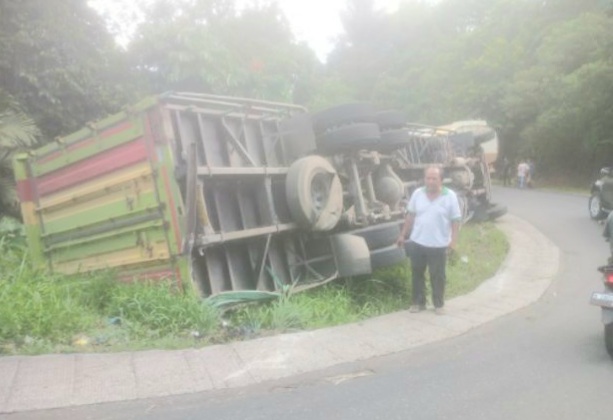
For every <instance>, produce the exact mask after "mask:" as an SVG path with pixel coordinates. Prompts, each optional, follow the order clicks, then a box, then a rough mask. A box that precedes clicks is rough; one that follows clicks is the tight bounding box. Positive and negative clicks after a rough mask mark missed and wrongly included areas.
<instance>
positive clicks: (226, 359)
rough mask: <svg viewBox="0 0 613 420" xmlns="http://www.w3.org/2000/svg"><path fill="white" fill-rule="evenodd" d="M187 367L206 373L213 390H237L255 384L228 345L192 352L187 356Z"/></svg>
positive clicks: (254, 380)
mask: <svg viewBox="0 0 613 420" xmlns="http://www.w3.org/2000/svg"><path fill="white" fill-rule="evenodd" d="M187 357H188V362H189V366H190V367H191V369H193V370H194V371H196V372H204V371H206V372H207V373H208V376H209V378H210V380H211V382H212V383H213V386H214V387H215V389H223V388H237V387H241V386H247V385H251V384H254V383H256V379H255V378H254V377H253V376H252V375H251V374H250V373H249V371H248V370H247V369H246V368H245V364H244V363H243V361H242V360H241V359H240V357H239V356H238V355H237V354H236V352H235V351H234V348H232V346H230V345H224V346H222V345H218V346H212V347H205V348H202V349H198V350H194V351H193V352H190V353H188V354H187Z"/></svg>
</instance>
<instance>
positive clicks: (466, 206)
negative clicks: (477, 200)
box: [458, 194, 475, 223]
mask: <svg viewBox="0 0 613 420" xmlns="http://www.w3.org/2000/svg"><path fill="white" fill-rule="evenodd" d="M458 203H459V204H460V213H461V214H462V223H468V222H469V221H470V220H471V219H472V218H473V216H474V215H475V211H474V210H473V209H471V208H470V202H469V200H468V197H466V196H465V195H464V194H458Z"/></svg>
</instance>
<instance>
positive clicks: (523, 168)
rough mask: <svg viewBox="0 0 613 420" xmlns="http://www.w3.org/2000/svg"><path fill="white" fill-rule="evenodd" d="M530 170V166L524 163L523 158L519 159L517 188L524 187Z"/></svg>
mask: <svg viewBox="0 0 613 420" xmlns="http://www.w3.org/2000/svg"><path fill="white" fill-rule="evenodd" d="M529 172H530V167H529V166H528V164H527V163H526V161H525V160H523V159H522V160H520V161H519V165H517V186H518V187H519V188H525V187H526V180H527V177H528V173H529Z"/></svg>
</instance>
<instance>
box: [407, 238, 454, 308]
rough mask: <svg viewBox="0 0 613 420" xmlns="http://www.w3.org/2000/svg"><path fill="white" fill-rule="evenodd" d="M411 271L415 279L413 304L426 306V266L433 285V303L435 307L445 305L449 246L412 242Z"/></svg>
mask: <svg viewBox="0 0 613 420" xmlns="http://www.w3.org/2000/svg"><path fill="white" fill-rule="evenodd" d="M411 245H412V246H411V251H410V254H409V256H410V257H411V271H412V280H413V305H418V306H426V268H428V273H429V274H430V284H431V285H432V304H433V305H434V307H435V308H442V307H443V306H444V305H445V281H446V279H447V277H446V273H445V265H446V263H447V248H429V247H425V246H421V245H418V244H416V243H412V244H411Z"/></svg>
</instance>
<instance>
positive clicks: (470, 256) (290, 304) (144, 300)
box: [0, 223, 508, 353]
mask: <svg viewBox="0 0 613 420" xmlns="http://www.w3.org/2000/svg"><path fill="white" fill-rule="evenodd" d="M458 249H459V254H460V256H462V257H464V258H462V259H459V260H457V262H455V263H454V264H450V265H449V266H448V271H447V277H448V282H447V293H446V297H447V298H451V297H453V296H457V295H460V294H463V293H467V292H469V291H471V290H473V289H474V288H475V287H476V286H478V285H479V284H480V283H481V282H482V281H483V280H485V279H487V278H488V277H490V276H492V275H493V274H494V272H495V271H496V269H497V268H498V267H499V266H500V263H501V262H502V260H503V258H504V257H505V255H506V252H507V250H508V243H507V241H506V238H505V237H504V235H503V234H502V233H501V232H500V231H498V230H497V229H496V228H495V225H494V224H492V223H484V224H479V225H468V226H465V227H464V228H463V229H462V230H461V233H460V238H459V248H458ZM0 254H1V255H2V259H0V353H2V352H5V353H41V352H56V351H91V350H95V351H105V350H123V349H128V350H129V349H140V348H152V347H157V348H159V347H162V348H176V347H186V346H190V345H194V344H196V342H195V340H198V344H199V345H200V344H202V343H207V342H211V341H214V342H219V341H222V342H223V341H228V340H234V339H237V338H238V339H240V338H245V337H252V336H254V335H257V334H269V333H271V332H273V331H274V332H277V331H293V330H300V329H314V328H321V327H327V326H333V325H339V324H344V323H349V322H355V321H358V320H362V319H365V318H369V317H373V316H377V315H381V314H386V313H390V312H394V311H398V310H402V309H405V308H407V307H408V306H409V305H410V302H411V276H410V264H409V262H408V260H407V261H405V262H404V263H401V264H398V265H397V266H394V267H388V268H386V269H382V270H378V271H377V272H375V273H373V274H372V275H371V276H363V277H355V278H347V279H340V280H338V281H335V282H332V283H330V284H327V285H325V286H322V287H319V288H315V289H312V290H309V291H306V292H302V293H297V294H291V293H284V294H283V295H282V297H281V298H280V299H278V300H276V301H273V302H270V303H266V304H260V305H251V306H246V307H242V308H239V309H236V310H233V311H231V312H230V315H229V321H230V328H224V329H222V328H221V327H220V324H221V323H220V319H219V314H218V312H217V311H216V310H215V309H214V308H212V307H211V306H209V305H208V304H205V303H203V301H202V300H201V299H200V298H199V297H197V296H196V295H195V294H192V293H178V292H175V291H173V288H172V287H171V285H170V284H169V283H167V282H159V283H149V284H145V283H130V284H123V283H118V282H116V281H115V280H114V276H113V273H108V272H107V273H104V272H99V273H94V274H80V275H74V276H62V275H57V274H55V275H51V274H48V273H47V272H46V271H45V270H43V269H41V268H37V267H33V266H32V265H31V264H29V262H28V250H27V246H26V244H25V239H24V237H23V231H22V229H20V228H19V226H17V225H15V226H12V227H11V228H10V229H6V228H5V227H3V225H2V224H0ZM83 337H84V339H82V340H81V339H80V340H76V338H83ZM194 337H197V338H196V339H195V338H194ZM75 342H78V343H81V344H75ZM83 343H85V344H83Z"/></svg>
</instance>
